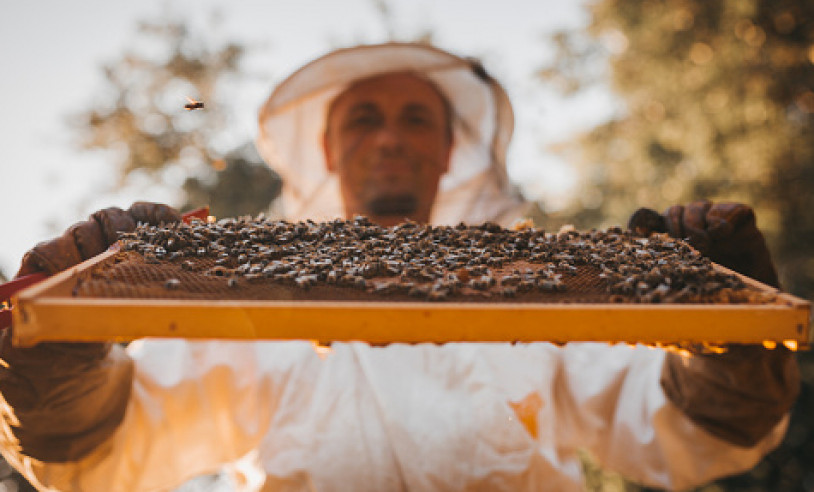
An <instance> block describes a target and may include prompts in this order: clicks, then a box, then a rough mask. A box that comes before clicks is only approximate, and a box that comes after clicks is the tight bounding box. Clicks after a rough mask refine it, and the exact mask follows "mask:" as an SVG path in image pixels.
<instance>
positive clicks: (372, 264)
mask: <svg viewBox="0 0 814 492" xmlns="http://www.w3.org/2000/svg"><path fill="white" fill-rule="evenodd" d="M121 241H122V243H123V248H124V250H126V251H136V252H138V253H140V254H141V255H142V256H143V258H144V260H145V261H146V262H147V263H162V262H172V263H174V264H178V265H180V267H181V268H182V269H183V270H186V271H189V272H200V273H202V274H204V275H207V276H214V277H223V278H224V281H225V283H226V285H227V286H229V287H236V286H238V285H243V284H244V283H248V284H251V283H253V282H272V283H280V284H284V285H291V286H294V287H297V288H301V289H309V288H312V287H314V286H317V285H327V286H336V287H347V288H353V289H361V290H364V291H366V292H370V293H376V294H383V295H393V294H399V295H401V294H407V295H408V296H411V297H415V298H418V299H424V300H447V299H452V298H456V297H457V298H460V297H461V296H470V297H471V296H475V297H478V296H481V297H494V296H502V297H507V298H513V297H519V296H521V295H526V294H533V295H537V296H548V298H552V299H556V297H557V296H558V295H559V296H562V295H564V294H567V293H569V291H574V290H578V288H579V287H578V284H579V282H578V281H577V279H578V277H580V276H583V275H585V274H592V275H594V277H598V279H599V282H600V283H601V284H602V285H603V286H604V290H605V293H606V294H607V300H608V301H610V302H651V303H652V302H750V301H751V300H753V299H752V298H751V297H750V296H753V295H754V291H753V290H752V291H750V290H749V289H746V288H745V286H744V284H743V282H742V281H741V280H740V279H739V278H738V277H736V276H733V275H729V274H726V273H722V272H720V271H717V270H715V269H714V268H713V266H712V264H711V262H710V261H709V260H708V259H706V258H704V257H703V256H701V255H700V254H699V253H698V252H697V251H695V250H694V249H693V248H691V247H690V246H689V245H688V244H687V243H685V242H683V241H680V240H676V239H672V238H670V237H668V236H666V235H652V236H650V237H647V238H643V237H636V236H634V235H633V234H632V233H630V232H628V231H623V230H622V229H620V228H610V229H607V230H603V231H597V230H592V231H588V232H579V231H575V230H564V231H561V232H558V233H546V232H545V231H542V230H538V229H534V228H526V229H523V230H518V231H515V230H509V229H504V228H502V227H500V226H498V225H496V224H493V223H484V224H480V225H464V224H460V225H458V226H430V225H421V224H416V223H413V222H405V223H403V224H400V225H397V226H394V227H388V228H385V227H380V226H377V225H375V224H373V223H371V222H370V221H368V220H367V219H366V218H364V217H356V218H354V219H352V220H334V221H329V222H320V223H316V222H312V221H304V222H297V223H292V222H286V221H273V220H266V219H264V218H263V217H262V216H261V217H258V218H251V217H244V218H236V219H223V220H220V221H217V222H214V223H204V222H193V223H192V224H170V225H162V226H146V225H141V226H139V227H138V228H137V229H136V231H135V232H132V233H127V234H124V235H123V236H122V237H121ZM165 288H166V289H179V288H183V285H182V284H181V282H180V281H179V280H177V279H170V280H168V281H167V282H166V284H165Z"/></svg>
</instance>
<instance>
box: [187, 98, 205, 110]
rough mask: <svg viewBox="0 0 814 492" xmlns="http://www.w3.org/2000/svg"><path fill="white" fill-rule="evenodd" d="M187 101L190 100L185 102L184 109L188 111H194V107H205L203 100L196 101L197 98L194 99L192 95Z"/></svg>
mask: <svg viewBox="0 0 814 492" xmlns="http://www.w3.org/2000/svg"><path fill="white" fill-rule="evenodd" d="M187 101H189V102H188V103H187V104H184V109H186V110H187V111H192V110H194V109H203V108H204V103H203V101H196V100H195V99H192V98H191V97H187Z"/></svg>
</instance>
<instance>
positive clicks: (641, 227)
mask: <svg viewBox="0 0 814 492" xmlns="http://www.w3.org/2000/svg"><path fill="white" fill-rule="evenodd" d="M628 228H629V229H630V230H631V231H633V232H634V233H636V234H639V235H642V236H647V235H649V234H650V233H651V232H666V233H668V234H669V235H671V236H673V237H676V238H680V239H687V240H688V241H689V243H690V244H691V245H692V246H693V247H694V248H695V249H697V250H698V251H699V252H700V253H701V254H703V255H704V256H706V257H708V258H709V259H710V260H712V261H714V262H715V263H718V264H719V265H723V266H725V267H727V268H729V269H731V270H734V271H736V272H738V273H741V274H743V275H746V276H748V277H751V278H753V279H755V280H758V281H760V282H763V283H765V284H767V285H771V286H773V287H778V286H779V282H778V279H777V272H776V271H775V268H774V264H773V263H772V260H771V257H770V255H769V249H768V248H767V247H766V241H765V239H764V238H763V234H761V232H760V231H759V230H758V228H757V225H756V223H755V213H754V211H753V210H752V208H751V207H749V206H748V205H744V204H741V203H715V204H713V203H712V202H709V201H707V200H701V201H697V202H692V203H689V204H687V205H686V206H684V205H673V206H672V207H669V208H668V209H667V210H666V211H665V212H664V214H663V215H660V214H659V213H658V212H656V211H654V210H651V209H648V208H640V209H639V210H637V211H636V212H634V213H633V215H631V217H630V220H629V221H628Z"/></svg>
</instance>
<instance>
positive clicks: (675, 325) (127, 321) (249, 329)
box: [13, 251, 811, 347]
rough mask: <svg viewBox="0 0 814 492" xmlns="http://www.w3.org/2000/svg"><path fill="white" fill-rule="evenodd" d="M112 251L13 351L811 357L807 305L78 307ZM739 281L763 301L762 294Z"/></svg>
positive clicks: (47, 288)
mask: <svg viewBox="0 0 814 492" xmlns="http://www.w3.org/2000/svg"><path fill="white" fill-rule="evenodd" d="M113 254H115V252H114V251H108V252H106V253H103V254H102V255H99V256H97V257H95V258H93V259H91V260H88V261H86V262H84V263H82V264H80V265H77V266H76V267H73V268H71V269H69V270H66V271H64V272H62V273H60V274H58V275H55V276H53V277H51V278H49V279H47V280H45V281H43V282H41V283H40V284H37V285H35V286H32V287H29V288H28V289H26V290H24V291H22V292H20V293H19V295H18V296H17V297H16V298H15V299H14V305H15V308H14V310H13V311H14V342H15V343H16V344H18V345H21V346H30V345H34V344H36V343H39V342H42V341H76V342H81V341H128V340H133V339H137V338H143V337H185V338H221V339H250V340H257V339H279V340H289V339H305V340H315V341H320V342H330V341H349V340H360V341H366V342H370V343H377V344H381V343H394V342H406V343H420V342H432V343H444V342H475V341H480V342H500V341H502V342H515V341H516V342H534V341H551V342H558V343H564V342H571V341H606V342H631V343H634V342H642V343H651V344H659V343H661V344H672V343H679V342H709V343H714V344H718V343H763V342H764V341H770V342H777V343H785V344H786V345H793V346H802V347H807V346H808V343H809V336H810V335H809V329H810V312H811V305H810V303H809V302H807V301H804V300H801V299H799V298H796V297H794V296H791V295H788V294H782V293H778V295H777V302H775V303H773V304H726V305H721V304H714V305H713V304H533V303H509V302H507V303H483V304H478V303H453V302H438V303H431V302H369V303H368V302H350V301H332V302H328V301H226V300H224V301H189V300H171V299H167V300H148V299H109V298H106V299H92V298H75V297H72V296H71V294H70V291H71V288H72V285H73V278H74V277H75V276H76V275H77V274H79V273H80V272H83V271H85V270H87V269H90V268H92V267H93V266H94V265H96V264H97V263H100V262H102V261H104V260H105V259H107V258H108V257H110V256H111V255H113ZM742 278H744V281H746V282H747V283H749V284H751V285H753V286H756V287H758V288H760V289H761V290H764V291H771V292H775V290H774V289H772V288H771V287H768V286H766V285H763V284H760V283H758V282H755V281H754V280H751V279H748V278H745V277H742Z"/></svg>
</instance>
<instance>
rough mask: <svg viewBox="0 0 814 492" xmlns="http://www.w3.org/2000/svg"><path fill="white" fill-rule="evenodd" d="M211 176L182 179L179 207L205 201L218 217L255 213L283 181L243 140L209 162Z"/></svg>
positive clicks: (194, 205)
mask: <svg viewBox="0 0 814 492" xmlns="http://www.w3.org/2000/svg"><path fill="white" fill-rule="evenodd" d="M213 168H214V169H215V171H216V174H215V175H214V179H209V180H206V179H202V178H198V177H190V178H187V180H186V181H185V182H184V186H183V188H184V191H185V192H186V203H185V204H184V205H182V207H181V208H182V209H191V208H196V207H199V206H201V204H209V207H210V213H212V214H214V215H215V216H218V217H236V216H240V215H252V216H254V215H257V214H259V213H260V212H268V208H269V204H270V203H271V201H272V200H274V198H276V197H277V196H279V194H280V191H281V189H282V185H283V182H282V180H281V179H280V177H279V176H278V175H277V174H276V173H274V172H272V171H271V169H269V167H268V166H267V165H266V164H265V162H264V161H263V159H262V158H261V157H260V155H259V154H258V153H257V150H256V149H255V147H254V145H253V144H250V143H249V144H246V145H244V146H243V147H240V148H237V149H235V150H233V151H232V152H229V153H228V154H226V155H225V156H224V157H223V158H222V159H219V160H216V161H214V163H213Z"/></svg>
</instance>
